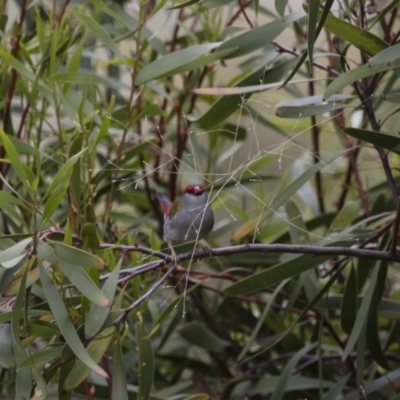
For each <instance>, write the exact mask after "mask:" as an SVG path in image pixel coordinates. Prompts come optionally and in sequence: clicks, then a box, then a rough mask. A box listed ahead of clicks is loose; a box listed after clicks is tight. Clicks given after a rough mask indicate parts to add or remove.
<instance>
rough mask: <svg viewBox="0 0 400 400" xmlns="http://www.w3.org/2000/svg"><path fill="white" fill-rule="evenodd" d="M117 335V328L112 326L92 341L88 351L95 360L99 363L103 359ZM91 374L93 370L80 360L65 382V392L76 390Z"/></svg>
mask: <svg viewBox="0 0 400 400" xmlns="http://www.w3.org/2000/svg"><path fill="white" fill-rule="evenodd" d="M114 333H115V326H110V327H108V328H106V329H105V330H104V331H103V332H101V333H100V334H99V335H98V336H96V337H95V338H94V339H92V340H91V342H90V343H89V344H88V346H87V348H86V351H87V353H88V354H89V356H90V357H91V359H93V360H94V362H96V363H98V362H99V361H100V360H101V358H102V357H103V355H104V353H105V352H106V351H107V349H108V347H109V346H110V343H111V340H112V339H113V336H114ZM90 373H91V368H90V367H88V365H87V364H86V363H84V362H83V361H82V360H79V361H78V362H77V363H76V364H75V365H74V367H73V368H72V370H71V372H70V373H69V374H68V376H67V378H66V380H65V382H64V390H66V391H68V392H69V391H71V390H73V389H75V388H76V387H77V386H78V385H79V384H80V383H82V382H83V381H84V380H85V379H86V378H87V377H88V376H89V374H90Z"/></svg>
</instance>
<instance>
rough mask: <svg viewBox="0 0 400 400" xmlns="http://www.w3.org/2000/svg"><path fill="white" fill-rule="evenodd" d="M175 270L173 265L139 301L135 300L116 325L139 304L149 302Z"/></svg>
mask: <svg viewBox="0 0 400 400" xmlns="http://www.w3.org/2000/svg"><path fill="white" fill-rule="evenodd" d="M174 270H175V265H172V266H171V267H170V268H169V269H168V271H167V272H166V273H165V274H164V275H163V276H162V277H161V278H160V279H159V280H158V281H157V282H156V283H155V284H154V285H153V286H152V287H151V288H150V289H149V290H148V291H147V292H146V293H145V294H144V295H142V296H140V297H139V298H138V299H137V300H135V301H134V302H133V303H132V304H131V305H130V306H129V307H127V308H125V311H124V314H122V315H121V316H120V317H119V318H118V319H117V320H116V321H115V324H118V323H119V322H121V321H122V319H124V318H126V316H127V315H128V314H129V313H130V312H131V311H132V310H134V309H135V308H136V307H137V306H138V305H139V304H141V303H142V302H143V301H145V300H147V299H148V298H149V297H150V296H151V295H152V294H153V293H154V292H155V291H156V290H157V289H158V288H159V287H160V286H161V285H162V284H163V283H164V282H165V281H166V279H167V278H168V277H169V276H170V275H171V274H172V272H173V271H174Z"/></svg>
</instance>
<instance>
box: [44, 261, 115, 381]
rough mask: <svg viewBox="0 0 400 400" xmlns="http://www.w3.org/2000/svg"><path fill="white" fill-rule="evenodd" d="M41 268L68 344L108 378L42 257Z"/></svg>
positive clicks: (51, 304)
mask: <svg viewBox="0 0 400 400" xmlns="http://www.w3.org/2000/svg"><path fill="white" fill-rule="evenodd" d="M39 268H40V279H41V282H42V285H43V290H44V292H45V294H46V299H47V302H48V304H49V306H50V309H51V311H52V313H53V315H54V318H55V319H56V321H57V323H58V326H59V328H60V331H61V332H62V334H63V336H64V339H65V341H66V342H67V343H68V346H69V347H70V348H71V350H72V351H73V352H74V354H75V355H76V357H78V358H79V359H80V360H81V361H82V362H83V363H84V364H85V365H86V366H87V367H89V368H90V369H91V370H92V371H95V372H96V373H98V374H99V375H100V376H102V377H104V378H107V377H108V375H107V373H106V372H105V371H104V370H103V369H102V368H100V367H99V366H98V365H97V363H96V362H95V361H94V360H93V359H92V358H91V356H90V355H89V353H88V352H87V351H86V349H85V347H84V346H83V344H82V342H81V340H80V338H79V336H78V334H77V332H76V328H75V326H74V324H73V323H72V321H71V319H70V317H69V315H68V311H67V309H66V308H65V306H64V303H63V301H62V298H61V296H60V294H59V293H58V291H57V289H56V287H55V286H54V283H53V282H52V281H51V279H50V278H49V275H48V274H47V271H46V270H45V268H44V266H43V264H42V262H41V260H40V259H39Z"/></svg>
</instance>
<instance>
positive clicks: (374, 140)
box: [343, 128, 400, 154]
mask: <svg viewBox="0 0 400 400" xmlns="http://www.w3.org/2000/svg"><path fill="white" fill-rule="evenodd" d="M343 131H344V132H345V133H347V134H348V135H350V136H353V137H355V138H356V139H360V140H362V141H363V142H367V143H371V144H373V145H375V146H380V147H383V148H384V149H387V150H390V151H393V152H394V153H396V154H400V137H397V136H394V135H388V134H387V133H383V132H375V131H369V130H367V129H356V128H344V129H343Z"/></svg>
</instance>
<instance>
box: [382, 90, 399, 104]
mask: <svg viewBox="0 0 400 400" xmlns="http://www.w3.org/2000/svg"><path fill="white" fill-rule="evenodd" d="M383 99H384V100H385V101H388V102H389V103H395V104H398V103H400V93H398V92H393V93H387V94H384V95H383Z"/></svg>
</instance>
